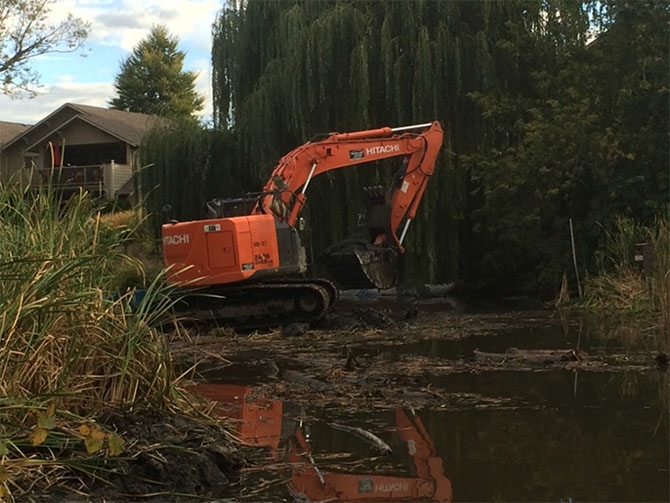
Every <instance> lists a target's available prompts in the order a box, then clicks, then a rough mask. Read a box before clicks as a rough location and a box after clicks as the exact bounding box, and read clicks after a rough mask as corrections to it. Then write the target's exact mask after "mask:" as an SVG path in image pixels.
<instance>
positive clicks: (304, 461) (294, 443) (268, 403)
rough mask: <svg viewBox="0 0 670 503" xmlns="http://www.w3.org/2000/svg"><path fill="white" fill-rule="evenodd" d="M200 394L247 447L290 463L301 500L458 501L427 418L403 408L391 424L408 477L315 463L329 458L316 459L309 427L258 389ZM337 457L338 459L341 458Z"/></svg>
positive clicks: (374, 441) (215, 387) (212, 386)
mask: <svg viewBox="0 0 670 503" xmlns="http://www.w3.org/2000/svg"><path fill="white" fill-rule="evenodd" d="M197 391H198V392H199V393H200V394H201V395H202V396H204V397H206V398H209V399H212V400H214V401H216V402H217V405H218V407H217V410H218V413H219V414H221V416H222V417H227V418H232V419H236V420H238V422H237V423H236V430H235V434H236V435H237V437H238V438H239V440H240V441H241V442H242V443H243V444H245V445H249V446H258V447H265V448H267V449H268V450H269V453H270V455H271V457H272V458H273V459H274V460H275V461H284V462H285V464H284V465H283V466H285V467H286V469H287V470H289V471H290V474H288V476H287V484H286V486H287V490H288V492H289V493H290V494H291V496H292V497H293V499H294V500H295V501H301V502H309V501H332V502H335V501H338V502H357V501H394V502H409V501H412V502H416V501H437V502H441V503H446V502H450V501H451V500H452V488H451V481H450V480H449V479H448V478H447V477H446V476H445V474H444V465H443V461H442V458H440V457H439V456H437V454H436V451H435V446H434V444H433V441H432V439H431V437H430V435H429V434H428V432H427V431H426V428H425V427H424V425H423V422H422V421H421V418H420V417H419V416H418V415H416V414H414V412H413V411H407V410H404V409H402V408H398V409H397V410H396V411H395V414H394V418H395V424H394V425H389V426H390V428H389V430H390V431H391V432H392V433H393V434H394V437H395V438H394V442H392V444H393V445H395V446H396V448H395V449H393V454H394V455H398V456H400V457H401V458H402V459H403V460H404V472H403V473H399V466H394V467H393V470H392V471H393V473H392V474H389V472H386V473H384V471H383V470H382V471H381V472H380V471H379V470H371V468H374V467H371V466H368V465H370V463H368V464H365V463H363V464H361V465H355V466H356V469H355V470H349V471H344V469H343V467H338V468H330V467H327V468H324V467H322V466H320V463H319V462H318V461H315V458H316V459H319V458H324V457H327V455H324V454H323V453H322V452H320V451H319V453H318V455H316V454H315V453H316V451H315V447H314V445H313V444H314V443H316V441H317V439H312V438H309V437H310V435H309V433H310V430H309V428H308V425H307V424H304V423H303V422H302V421H300V420H299V419H296V417H295V415H294V414H292V413H291V412H290V405H288V406H285V404H284V403H283V402H282V401H281V400H267V399H263V398H259V397H256V396H255V395H254V389H253V387H250V386H241V385H233V384H220V383H199V384H198V385H197ZM347 430H348V431H349V432H351V433H352V434H355V435H358V436H359V437H362V438H364V439H365V441H366V442H368V443H370V444H371V445H372V446H373V447H376V448H378V449H383V448H389V447H388V444H386V443H385V442H384V441H383V440H382V439H380V438H379V437H376V435H374V434H372V433H371V432H369V431H367V430H364V429H362V428H359V427H347ZM389 449H390V448H389ZM331 455H332V456H335V457H337V453H334V454H333V453H331ZM331 464H332V463H331ZM377 464H378V465H379V464H381V466H382V468H383V467H384V466H385V465H384V463H377ZM364 468H367V470H366V469H364ZM387 468H388V466H387Z"/></svg>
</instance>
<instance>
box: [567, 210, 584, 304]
mask: <svg viewBox="0 0 670 503" xmlns="http://www.w3.org/2000/svg"><path fill="white" fill-rule="evenodd" d="M569 221H570V243H571V244H572V264H573V265H574V266H575V276H576V277H577V291H578V292H579V298H580V299H581V298H582V284H581V282H580V281H579V269H577V253H576V252H575V233H574V231H573V230H572V218H570V219H569Z"/></svg>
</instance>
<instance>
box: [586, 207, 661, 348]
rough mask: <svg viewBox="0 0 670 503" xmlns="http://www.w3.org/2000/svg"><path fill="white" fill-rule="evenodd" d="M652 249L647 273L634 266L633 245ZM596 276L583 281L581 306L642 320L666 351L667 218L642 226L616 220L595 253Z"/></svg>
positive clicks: (641, 268) (625, 219)
mask: <svg viewBox="0 0 670 503" xmlns="http://www.w3.org/2000/svg"><path fill="white" fill-rule="evenodd" d="M642 242H644V243H648V244H650V245H651V246H652V247H653V250H654V255H655V263H654V266H653V270H652V272H651V273H650V274H645V271H644V268H643V267H641V266H640V265H639V264H637V263H636V262H635V260H634V257H633V250H634V249H635V245H636V244H637V243H642ZM596 258H597V269H598V273H597V274H596V275H595V276H591V277H589V278H587V280H586V285H585V296H584V299H583V301H582V303H581V305H582V307H584V308H586V309H588V310H591V311H601V312H602V311H606V312H609V313H612V312H613V311H616V312H619V313H622V314H627V315H630V316H633V317H637V318H645V319H648V320H649V321H651V322H652V323H654V324H655V327H656V328H659V329H660V331H661V333H662V337H663V340H664V348H665V349H666V350H667V349H670V340H669V339H670V218H669V217H668V216H667V214H666V215H664V216H660V217H659V218H658V219H657V220H656V222H655V223H654V225H652V226H649V227H645V226H641V225H638V224H636V223H635V222H634V221H633V220H631V219H627V218H619V219H617V220H616V221H615V223H614V226H613V228H612V229H605V239H604V241H603V243H602V247H601V249H600V250H599V252H598V254H597V257H596Z"/></svg>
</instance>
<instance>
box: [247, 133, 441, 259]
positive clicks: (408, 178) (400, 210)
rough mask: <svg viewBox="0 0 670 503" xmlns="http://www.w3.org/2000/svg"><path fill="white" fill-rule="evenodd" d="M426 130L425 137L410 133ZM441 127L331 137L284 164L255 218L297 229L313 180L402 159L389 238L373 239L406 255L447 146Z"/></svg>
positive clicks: (390, 199)
mask: <svg viewBox="0 0 670 503" xmlns="http://www.w3.org/2000/svg"><path fill="white" fill-rule="evenodd" d="M416 130H420V132H418V133H416V132H409V131H416ZM442 137H443V132H442V127H441V126H440V123H439V122H437V121H436V122H433V123H426V124H417V125H414V126H405V127H399V128H390V127H383V128H379V129H370V130H366V131H357V132H352V133H331V134H330V135H329V136H328V137H327V138H326V139H324V140H321V141H318V142H313V143H306V144H304V145H302V146H300V147H298V148H296V149H294V150H292V151H291V152H289V153H288V154H286V155H285V156H284V157H282V158H281V160H280V161H279V163H278V164H277V166H276V167H275V169H274V170H273V172H272V174H271V175H270V178H269V180H268V181H267V183H266V184H265V186H264V187H263V192H262V195H261V196H260V197H259V199H258V204H257V205H256V206H255V208H254V210H253V211H252V214H258V213H266V214H267V213H269V214H273V215H274V216H275V217H276V218H278V219H279V220H280V221H284V222H286V223H288V224H289V225H291V226H295V224H296V222H297V219H298V217H299V215H300V212H301V211H302V209H303V207H304V205H305V201H306V192H307V188H308V186H309V184H310V182H311V180H312V179H313V178H315V177H316V176H318V175H320V174H322V173H326V172H328V171H332V170H335V169H340V168H346V167H352V166H357V165H360V164H365V163H369V162H373V161H378V160H382V159H388V158H393V157H402V158H403V162H402V168H401V171H400V172H399V173H398V175H397V176H396V178H395V180H394V181H393V184H392V186H391V188H390V191H389V194H387V196H386V199H387V201H386V205H387V207H388V210H389V212H388V222H387V225H386V226H385V227H386V229H385V232H377V233H376V234H375V235H374V236H371V241H372V243H373V244H374V245H375V246H390V247H393V248H395V249H397V250H398V251H399V252H400V253H402V252H403V251H404V249H403V247H402V241H403V239H404V237H405V233H406V232H407V228H408V226H409V224H410V222H411V221H412V220H413V219H414V217H415V216H416V211H417V208H418V206H419V203H420V201H421V198H422V196H423V193H424V191H425V189H426V185H427V183H428V180H429V178H430V176H431V175H432V174H433V172H434V170H435V162H436V159H437V154H438V152H439V150H440V148H441V146H442Z"/></svg>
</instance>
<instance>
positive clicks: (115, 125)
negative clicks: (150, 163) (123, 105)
mask: <svg viewBox="0 0 670 503" xmlns="http://www.w3.org/2000/svg"><path fill="white" fill-rule="evenodd" d="M162 121H164V119H161V118H160V117H157V116H154V115H146V114H140V113H134V112H125V111H123V110H110V109H106V108H100V107H93V106H89V105H78V104H74V103H65V104H64V105H62V106H61V107H60V108H58V109H57V110H56V111H54V112H52V113H51V114H50V115H48V116H47V117H46V118H44V119H42V120H41V121H39V122H38V123H37V124H35V125H33V126H25V125H23V124H14V123H8V122H0V181H2V182H8V181H10V180H12V181H17V182H21V183H23V184H27V185H31V186H39V185H40V184H49V185H51V186H52V187H53V188H55V189H56V190H58V191H61V192H63V193H66V194H67V193H72V192H76V191H78V190H79V189H84V190H87V191H89V192H91V193H92V194H94V195H96V196H100V197H104V198H105V199H108V200H113V199H116V198H119V197H128V195H129V194H130V193H131V192H132V186H133V183H132V176H133V173H134V172H135V171H136V170H137V168H138V167H139V165H140V164H139V163H140V160H139V147H140V145H141V143H142V138H143V137H144V135H145V134H146V133H147V131H149V130H150V129H151V128H152V127H154V126H156V125H158V124H159V123H160V122H162Z"/></svg>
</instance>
